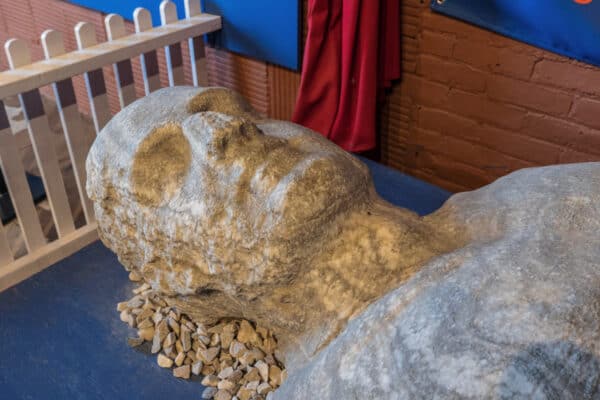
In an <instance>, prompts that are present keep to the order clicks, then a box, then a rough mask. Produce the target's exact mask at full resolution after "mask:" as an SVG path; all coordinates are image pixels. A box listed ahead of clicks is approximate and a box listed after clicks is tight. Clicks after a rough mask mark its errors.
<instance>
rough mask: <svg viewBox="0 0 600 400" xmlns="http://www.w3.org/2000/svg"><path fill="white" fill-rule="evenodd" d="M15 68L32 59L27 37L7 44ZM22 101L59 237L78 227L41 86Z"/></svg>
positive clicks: (25, 95)
mask: <svg viewBox="0 0 600 400" xmlns="http://www.w3.org/2000/svg"><path fill="white" fill-rule="evenodd" d="M4 47H5V50H6V55H7V57H8V61H9V65H10V67H11V69H15V68H19V67H21V66H23V65H28V64H29V63H30V61H31V56H30V54H29V49H28V48H27V44H26V43H25V41H24V40H21V39H11V40H9V41H8V42H6V44H5V45H4ZM19 101H20V102H21V107H22V108H23V111H24V114H25V119H26V120H27V130H28V131H29V138H30V139H31V144H32V145H33V146H32V147H33V153H34V155H35V159H36V161H37V165H38V168H39V170H40V173H41V175H42V180H43V182H44V188H45V190H46V196H47V198H48V202H49V203H50V208H51V209H52V217H53V219H54V224H55V226H56V231H57V233H58V235H59V237H63V236H65V235H67V234H69V233H71V232H73V231H74V230H75V224H74V223H73V216H72V215H71V208H70V206H69V200H68V197H67V192H66V191H65V185H64V182H63V179H62V175H61V171H60V167H59V165H58V159H57V157H56V151H55V149H54V144H53V143H52V137H51V136H50V135H51V134H50V125H49V124H48V117H47V116H46V115H45V114H44V108H43V105H42V99H41V96H40V93H39V89H34V90H32V91H29V92H27V93H23V94H20V95H19Z"/></svg>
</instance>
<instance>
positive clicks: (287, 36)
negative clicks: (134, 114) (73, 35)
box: [69, 0, 300, 70]
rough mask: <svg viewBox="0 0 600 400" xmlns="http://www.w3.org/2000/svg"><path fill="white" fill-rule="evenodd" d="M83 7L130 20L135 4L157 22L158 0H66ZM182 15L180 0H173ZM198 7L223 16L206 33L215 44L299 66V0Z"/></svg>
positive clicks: (226, 0)
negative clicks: (218, 25)
mask: <svg viewBox="0 0 600 400" xmlns="http://www.w3.org/2000/svg"><path fill="white" fill-rule="evenodd" d="M69 1H70V2H71V3H74V4H78V5H81V6H84V7H87V8H92V9H94V10H98V11H102V12H104V13H115V14H119V15H121V16H122V17H123V18H126V19H129V20H131V19H132V15H133V10H135V9H136V7H144V8H146V9H148V10H149V11H150V13H151V14H152V20H153V22H154V25H160V14H159V11H158V7H159V5H160V0H136V1H122V0H121V1H119V0H69ZM173 1H174V3H175V4H176V5H177V13H178V15H179V17H180V18H183V17H184V14H185V12H184V7H183V0H173ZM202 3H203V4H202V5H203V7H202V9H203V10H204V11H205V12H207V13H211V14H217V15H220V16H222V17H223V29H222V30H221V32H219V33H215V34H211V35H209V42H210V43H211V44H212V45H214V46H217V47H220V48H224V49H226V50H230V51H234V52H236V53H240V54H244V55H247V56H249V57H252V58H255V59H259V60H262V61H267V62H270V63H273V64H277V65H281V66H284V67H287V68H290V69H295V70H297V69H298V68H299V67H300V2H299V0H253V1H246V0H202Z"/></svg>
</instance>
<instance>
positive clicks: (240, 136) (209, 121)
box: [182, 111, 262, 158]
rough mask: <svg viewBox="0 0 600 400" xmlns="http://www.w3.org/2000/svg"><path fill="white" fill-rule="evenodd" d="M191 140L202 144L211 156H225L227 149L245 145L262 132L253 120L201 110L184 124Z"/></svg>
mask: <svg viewBox="0 0 600 400" xmlns="http://www.w3.org/2000/svg"><path fill="white" fill-rule="evenodd" d="M182 128H183V131H184V132H185V133H186V134H187V135H188V136H189V138H190V139H191V140H195V141H197V143H199V144H200V145H201V147H203V148H202V151H204V152H206V154H207V155H209V156H214V157H217V158H221V157H224V156H225V155H226V153H227V150H228V149H229V148H231V147H235V146H237V145H243V144H244V143H245V142H247V141H249V140H251V139H252V138H254V137H256V136H257V135H260V134H262V132H261V131H260V130H259V129H258V128H257V127H256V125H254V124H253V123H252V122H250V121H248V120H246V119H244V118H240V117H234V116H231V115H227V114H221V113H218V112H212V111H207V112H199V113H196V114H193V115H191V116H189V117H188V118H187V119H186V120H185V121H184V122H183V124H182Z"/></svg>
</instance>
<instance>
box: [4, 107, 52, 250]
mask: <svg viewBox="0 0 600 400" xmlns="http://www.w3.org/2000/svg"><path fill="white" fill-rule="evenodd" d="M0 113H4V104H3V103H2V101H0ZM0 168H1V169H2V173H3V175H4V182H5V183H6V186H7V187H8V194H9V195H10V199H11V201H12V204H13V208H14V210H15V214H16V215H17V218H18V220H19V224H20V226H21V234H22V235H23V239H24V240H25V246H26V247H27V251H28V252H30V253H31V252H33V251H36V250H37V249H39V248H40V247H42V246H43V245H45V244H46V238H45V237H44V234H43V233H42V226H41V224H40V220H39V218H38V214H37V211H36V209H35V205H34V204H33V198H32V196H31V191H30V190H29V185H28V184H27V179H26V177H25V169H24V168H23V163H22V162H21V157H20V153H19V149H18V147H17V144H16V142H15V138H14V136H13V134H12V132H11V130H10V128H8V127H6V128H4V129H1V130H0Z"/></svg>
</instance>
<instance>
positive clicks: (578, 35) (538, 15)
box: [431, 0, 600, 66]
mask: <svg viewBox="0 0 600 400" xmlns="http://www.w3.org/2000/svg"><path fill="white" fill-rule="evenodd" d="M431 8H432V9H433V10H434V11H437V12H440V13H443V14H446V15H449V16H452V17H455V18H458V19H462V20H465V21H467V22H471V23H473V24H475V25H479V26H481V27H483V28H487V29H490V30H493V31H496V32H498V33H501V34H503V35H506V36H509V37H512V38H514V39H517V40H520V41H523V42H526V43H529V44H532V45H535V46H538V47H541V48H544V49H547V50H551V51H554V52H556V53H559V54H562V55H565V56H568V57H572V58H576V59H579V60H581V61H585V62H588V63H590V64H595V65H598V66H600V0H545V1H534V0H475V1H474V0H432V2H431Z"/></svg>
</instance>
